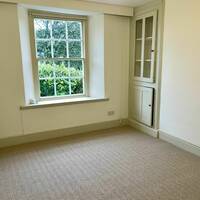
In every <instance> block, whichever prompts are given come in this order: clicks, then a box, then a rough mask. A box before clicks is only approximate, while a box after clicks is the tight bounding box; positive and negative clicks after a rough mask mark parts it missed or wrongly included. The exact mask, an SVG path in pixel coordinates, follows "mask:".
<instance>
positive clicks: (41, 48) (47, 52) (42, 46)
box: [37, 41, 51, 58]
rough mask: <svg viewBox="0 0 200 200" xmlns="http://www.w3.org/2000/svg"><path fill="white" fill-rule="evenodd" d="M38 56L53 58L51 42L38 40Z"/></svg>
mask: <svg viewBox="0 0 200 200" xmlns="http://www.w3.org/2000/svg"><path fill="white" fill-rule="evenodd" d="M37 57H39V58H51V42H50V41H37Z"/></svg>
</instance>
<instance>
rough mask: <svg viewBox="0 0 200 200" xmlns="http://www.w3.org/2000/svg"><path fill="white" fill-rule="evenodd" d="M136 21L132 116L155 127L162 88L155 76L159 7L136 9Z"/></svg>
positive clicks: (132, 78)
mask: <svg viewBox="0 0 200 200" xmlns="http://www.w3.org/2000/svg"><path fill="white" fill-rule="evenodd" d="M139 10H140V11H141V9H139ZM141 13H142V14H141ZM133 24H134V31H133V35H134V38H133V41H134V46H133V49H134V54H133V56H134V61H133V63H132V64H133V70H132V77H131V80H132V83H131V84H132V87H131V112H132V119H134V120H136V121H138V122H140V123H142V124H145V125H147V126H149V127H152V128H155V123H154V122H155V120H154V119H155V117H156V114H155V111H156V112H157V110H158V105H156V104H157V103H158V88H159V87H158V82H159V81H158V77H156V75H158V73H157V72H158V71H156V70H157V69H156V67H157V66H159V65H158V63H157V56H158V55H157V47H158V45H157V44H158V41H157V35H158V10H157V9H152V10H150V11H148V12H139V13H136V15H135V17H134V23H133Z"/></svg>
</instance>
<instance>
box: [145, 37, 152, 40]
mask: <svg viewBox="0 0 200 200" xmlns="http://www.w3.org/2000/svg"><path fill="white" fill-rule="evenodd" d="M152 39H153V37H146V38H145V40H152Z"/></svg>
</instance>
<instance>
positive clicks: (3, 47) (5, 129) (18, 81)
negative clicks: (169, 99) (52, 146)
mask: <svg viewBox="0 0 200 200" xmlns="http://www.w3.org/2000/svg"><path fill="white" fill-rule="evenodd" d="M5 22H6V23H5ZM0 27H1V28H0V91H1V92H0V137H9V136H15V135H20V134H22V129H23V128H22V121H21V120H22V119H21V113H20V110H19V106H20V105H21V104H23V99H24V96H23V75H22V68H21V66H22V61H21V53H20V41H19V30H18V29H19V28H18V19H17V8H16V6H15V5H11V4H10V5H6V4H1V3H0Z"/></svg>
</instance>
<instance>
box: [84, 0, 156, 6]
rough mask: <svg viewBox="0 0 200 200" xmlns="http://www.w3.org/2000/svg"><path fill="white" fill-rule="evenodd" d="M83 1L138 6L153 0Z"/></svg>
mask: <svg viewBox="0 0 200 200" xmlns="http://www.w3.org/2000/svg"><path fill="white" fill-rule="evenodd" d="M82 1H90V2H97V3H106V4H114V5H123V6H138V5H142V4H145V3H148V2H151V1H153V0H82Z"/></svg>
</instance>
